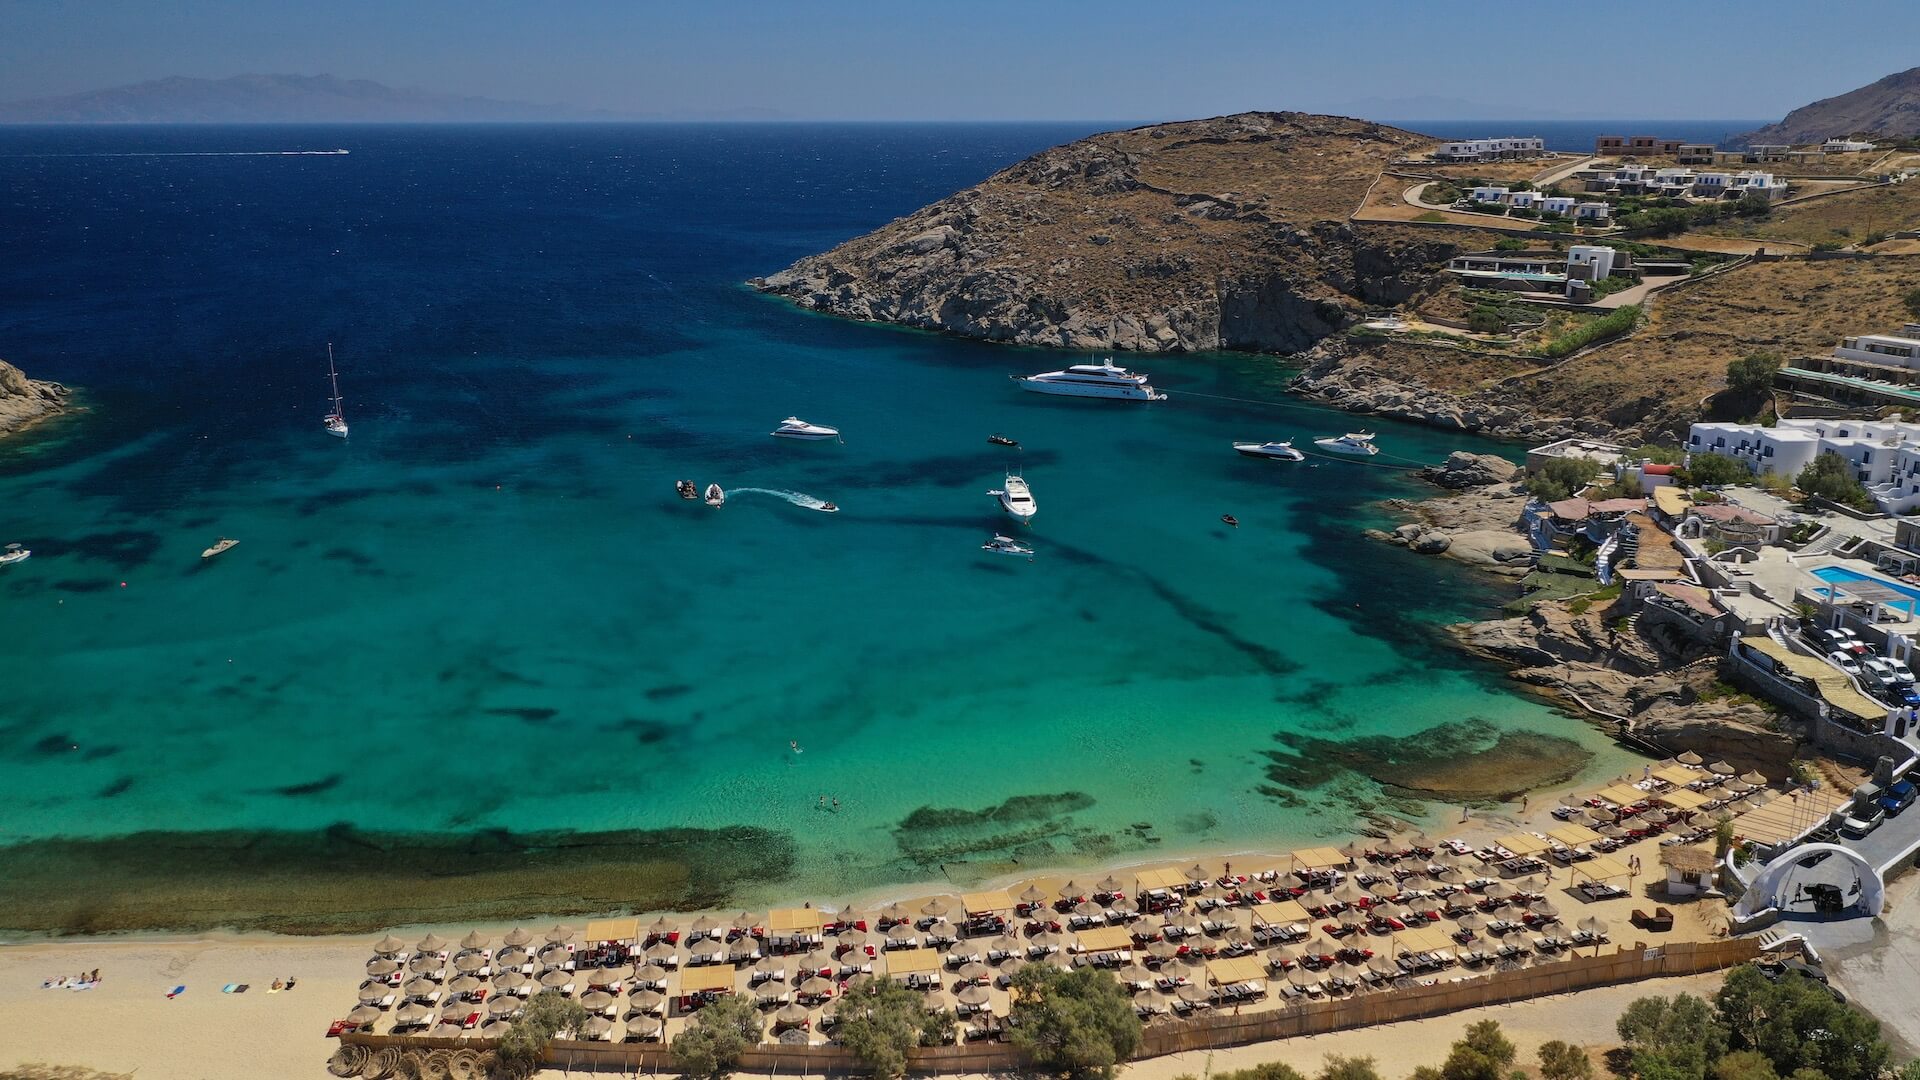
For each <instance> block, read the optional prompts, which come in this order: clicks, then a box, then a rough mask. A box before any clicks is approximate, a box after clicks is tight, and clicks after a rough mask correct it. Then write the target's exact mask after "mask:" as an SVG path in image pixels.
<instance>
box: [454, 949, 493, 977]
mask: <svg viewBox="0 0 1920 1080" xmlns="http://www.w3.org/2000/svg"><path fill="white" fill-rule="evenodd" d="M486 966H487V958H486V956H485V955H483V954H481V953H477V952H470V953H461V954H460V955H459V956H456V957H454V958H453V970H455V971H459V972H463V973H465V974H468V975H471V974H473V973H474V972H476V971H479V970H480V969H481V968H483V967H486Z"/></svg>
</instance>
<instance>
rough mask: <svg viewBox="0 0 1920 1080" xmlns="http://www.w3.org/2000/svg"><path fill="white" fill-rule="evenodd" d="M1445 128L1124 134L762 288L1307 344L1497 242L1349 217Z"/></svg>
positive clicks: (1009, 177) (958, 313) (1191, 340)
mask: <svg viewBox="0 0 1920 1080" xmlns="http://www.w3.org/2000/svg"><path fill="white" fill-rule="evenodd" d="M1432 141H1433V140H1431V139H1430V138H1428V137H1427V136H1423V135H1418V134H1415V133H1414V132H1410V131H1403V130H1401V129H1399V128H1394V127H1388V126H1386V125H1384V124H1376V123H1370V122H1368V121H1365V120H1354V119H1349V118H1346V117H1338V116H1318V115H1312V114H1307V113H1265V112H1256V113H1240V114H1237V115H1233V116H1222V117H1216V118H1214V119H1210V120H1193V121H1186V122H1181V123H1171V124H1156V125H1152V126H1150V127H1142V128H1134V129H1131V130H1127V131H1115V132H1108V133H1105V134H1101V135H1095V136H1092V137H1090V138H1087V139H1083V140H1081V141H1079V142H1075V143H1070V144H1068V145H1065V146H1059V147H1055V148H1053V149H1051V150H1047V151H1044V152H1042V153H1039V154H1035V155H1034V156H1033V157H1030V158H1028V159H1027V160H1025V161H1022V162H1020V163H1018V164H1016V165H1013V166H1011V167H1010V168H1007V169H1003V170H1002V171H1000V172H998V173H995V174H994V175H993V176H991V177H989V178H987V179H986V180H985V181H983V182H981V183H980V184H977V185H975V186H973V187H970V188H967V189H966V190H964V191H961V192H958V193H956V194H954V195H952V196H950V197H948V198H945V199H942V200H940V201H939V202H937V203H934V204H932V205H931V206H927V207H925V208H923V209H921V210H918V211H916V212H914V213H912V214H909V215H907V216H906V217H903V218H899V219H897V220H895V221H893V222H890V223H888V224H887V225H884V226H882V227H881V228H879V229H876V230H875V231H873V232H871V233H868V234H867V235H865V236H860V237H856V238H854V239H852V240H849V241H847V242H846V243H844V244H841V245H840V246H838V247H836V248H834V249H833V250H831V251H828V252H825V253H823V254H820V255H814V256H810V257H808V258H805V259H802V260H800V261H799V262H797V263H795V264H794V265H792V266H790V267H788V268H787V269H785V270H782V271H780V272H779V273H776V274H770V275H768V276H767V277H764V278H756V279H754V281H752V282H751V284H752V285H753V286H754V287H755V288H758V289H761V290H763V291H765V292H768V293H773V294H776V295H779V296H783V297H786V298H788V299H790V300H792V301H793V302H795V303H797V304H799V305H801V306H802V307H806V308H810V309H812V310H815V311H821V312H826V313H829V314H833V315H839V316H843V317H846V318H850V319H863V320H875V321H882V322H891V323H899V324H902V325H906V326H916V327H922V328H926V329H933V330H943V331H948V332H951V333H955V334H961V335H965V336H968V337H975V338H983V339H986V340H990V341H1004V342H1012V343H1017V344H1024V345H1047V346H1056V347H1062V348H1073V349H1113V350H1135V351H1140V352H1180V351H1197V350H1209V349H1239V350H1248V351H1256V352H1274V353H1299V352H1303V351H1305V350H1307V349H1309V348H1311V347H1312V346H1313V345H1314V344H1315V343H1316V342H1319V341H1321V340H1322V339H1324V338H1326V337H1328V336H1329V335H1332V334H1334V333H1336V332H1338V331H1341V330H1343V329H1345V328H1346V327H1347V326H1349V325H1350V324H1351V323H1352V322H1353V321H1354V320H1355V319H1356V318H1357V317H1358V316H1359V314H1360V313H1361V312H1362V311H1363V310H1364V309H1365V308H1366V307H1367V306H1369V305H1390V304H1398V303H1401V302H1403V301H1405V300H1407V299H1408V298H1409V297H1411V296H1413V295H1414V294H1415V293H1416V292H1417V291H1419V290H1420V289H1422V288H1423V287H1426V286H1427V285H1428V284H1429V283H1430V281H1431V280H1432V278H1433V275H1434V274H1435V273H1436V271H1438V269H1439V268H1440V267H1442V266H1443V265H1444V264H1445V262H1446V260H1447V259H1448V258H1449V257H1450V256H1452V255H1453V254H1455V253H1456V252H1458V251H1460V250H1462V249H1463V248H1465V247H1468V246H1473V245H1474V244H1475V243H1476V241H1484V240H1487V239H1489V238H1487V237H1476V236H1475V234H1472V233H1469V232H1435V231H1426V230H1420V229H1417V228H1413V227H1407V226H1396V225H1374V224H1356V223H1352V222H1349V221H1348V220H1347V218H1348V215H1349V214H1351V213H1352V211H1353V210H1354V208H1355V207H1356V206H1358V205H1359V203H1360V201H1361V199H1362V197H1363V196H1364V195H1365V194H1366V192H1367V189H1368V188H1369V187H1370V186H1372V184H1373V183H1374V181H1375V180H1376V179H1377V178H1378V177H1379V175H1380V172H1381V170H1382V169H1383V168H1384V167H1385V166H1386V165H1387V163H1388V162H1390V161H1392V160H1393V159H1394V158H1396V157H1399V156H1401V155H1404V154H1406V153H1408V152H1410V151H1413V150H1415V149H1416V148H1421V147H1424V146H1426V145H1429V144H1430V143H1431V142H1432Z"/></svg>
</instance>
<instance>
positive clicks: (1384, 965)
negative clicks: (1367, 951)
mask: <svg viewBox="0 0 1920 1080" xmlns="http://www.w3.org/2000/svg"><path fill="white" fill-rule="evenodd" d="M1367 970H1368V971H1371V972H1373V973H1374V974H1375V975H1398V974H1400V965H1399V964H1397V963H1395V962H1394V959H1393V957H1391V956H1388V955H1387V954H1386V953H1374V954H1373V955H1372V956H1370V957H1368V958H1367Z"/></svg>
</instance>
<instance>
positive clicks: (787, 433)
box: [768, 416, 840, 442]
mask: <svg viewBox="0 0 1920 1080" xmlns="http://www.w3.org/2000/svg"><path fill="white" fill-rule="evenodd" d="M768 434H770V435H772V436H773V437H774V438H776V439H808V440H812V441H816V442H817V441H819V440H822V439H838V438H839V437H840V429H839V428H830V427H828V426H826V425H825V424H809V423H807V422H806V421H805V420H802V419H800V418H799V417H797V416H789V417H787V418H786V419H785V420H782V421H780V426H779V427H777V428H774V429H773V430H772V431H771V432H768Z"/></svg>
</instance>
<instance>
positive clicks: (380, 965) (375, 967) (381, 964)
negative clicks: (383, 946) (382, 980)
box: [367, 956, 400, 978]
mask: <svg viewBox="0 0 1920 1080" xmlns="http://www.w3.org/2000/svg"><path fill="white" fill-rule="evenodd" d="M399 970H400V962H399V961H397V960H394V959H391V958H389V957H385V956H376V957H374V958H373V959H371V960H369V961H367V974H369V975H372V976H374V977H375V978H378V977H380V976H382V975H391V974H393V973H394V972H396V971H399Z"/></svg>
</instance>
